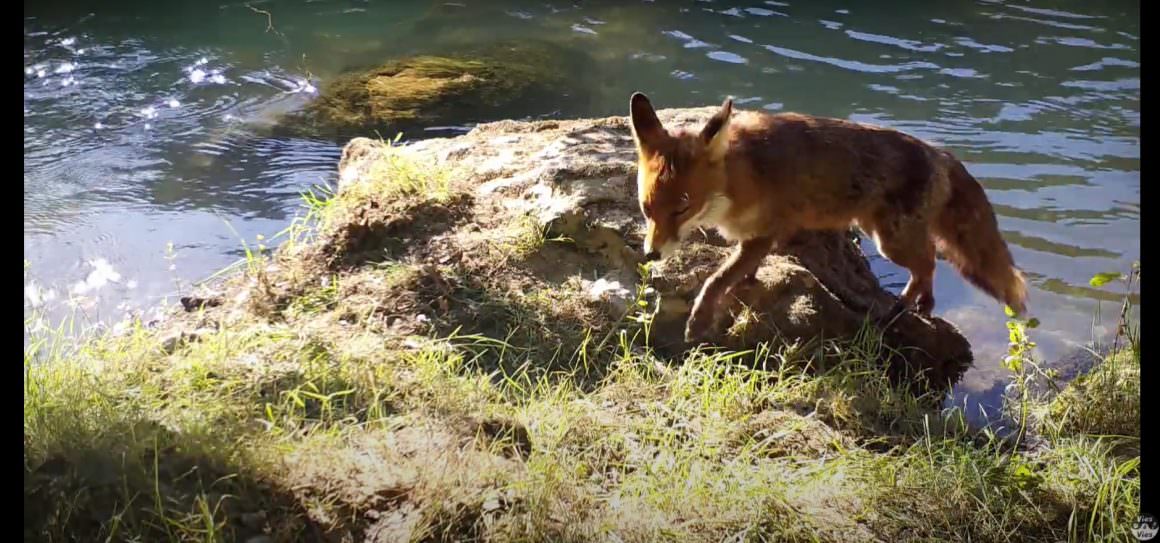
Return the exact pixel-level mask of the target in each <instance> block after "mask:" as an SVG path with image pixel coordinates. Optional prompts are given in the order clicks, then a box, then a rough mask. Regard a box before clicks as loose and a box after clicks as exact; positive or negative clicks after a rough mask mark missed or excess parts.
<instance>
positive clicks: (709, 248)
mask: <svg viewBox="0 0 1160 543" xmlns="http://www.w3.org/2000/svg"><path fill="white" fill-rule="evenodd" d="M714 112H715V108H695V109H671V110H663V111H661V112H659V117H660V118H661V120H662V122H663V123H664V124H665V126H668V127H673V128H675V127H679V126H682V125H699V124H701V123H703V122H705V120H707V119H708V118H709V117H710V116H711V115H712V114H713V113H714ZM385 153H404V154H405V155H407V156H408V157H410V158H412V159H415V160H417V161H419V163H429V164H439V165H442V166H444V167H449V168H451V169H452V170H453V172H454V173H453V174H452V175H453V176H454V180H455V182H456V183H459V184H462V185H463V186H468V187H470V189H469V192H470V193H471V197H472V198H473V201H474V204H473V206H474V210H475V211H472V212H469V213H468V214H467V215H466V218H465V223H464V226H465V227H469V226H470V223H471V222H472V220H473V214H475V215H479V214H487V215H488V218H486V219H484V218H482V217H477V218H478V221H477V223H479V224H490V225H497V224H504V223H512V222H515V221H519V220H524V218H526V217H531V218H533V220H534V221H535V222H536V223H537V224H538V225H540V226H541V227H543V229H544V231H545V232H546V236H547V237H549V238H554V239H566V240H570V241H571V242H572V243H570V244H569V248H568V251H570V254H569V256H568V257H567V260H561V258H563V257H553V258H551V259H549V260H550V262H548V263H547V265H549V266H554V267H555V268H556V269H554V270H552V271H553V272H554V274H547V275H543V274H542V276H543V277H554V278H555V279H549V281H558V282H563V281H564V280H565V279H564V278H566V277H568V276H569V269H568V268H569V267H570V266H576V267H578V268H583V271H584V275H583V276H582V277H579V279H578V281H579V282H580V284H581V285H582V286H583V288H584V289H586V292H587V294H588V296H589V298H590V300H591V301H592V302H593V303H599V304H604V305H606V306H607V307H608V308H609V310H610V311H611V312H613V313H615V312H616V311H620V310H622V309H623V308H625V307H628V306H631V305H633V304H634V303H638V302H639V300H636V299H635V298H636V297H637V293H638V290H637V285H638V283H639V277H640V276H639V270H640V267H639V265H640V264H641V263H642V257H641V254H640V246H641V243H642V235H643V232H642V231H643V226H644V221H643V219H642V217H641V215H640V211H639V208H638V204H637V200H636V187H635V170H636V166H635V158H636V156H635V151H634V148H633V144H632V140H631V136H630V132H629V126H628V121H627V118H625V117H610V118H603V119H585V120H571V121H541V122H515V121H501V122H495V123H490V124H483V125H480V126H478V127H477V128H475V129H474V130H472V131H471V132H470V133H468V134H466V135H464V136H461V137H456V138H447V139H431V140H424V141H419V142H416V143H413V144H410V145H406V146H405V147H403V148H401V149H400V148H398V147H396V148H388V147H387V146H384V145H383V144H382V143H380V142H378V141H376V140H371V139H366V138H358V139H355V140H353V141H351V142H350V143H349V144H348V145H347V146H346V148H345V150H344V152H343V157H342V160H341V163H340V166H339V169H340V173H341V180H340V186H339V191H340V193H341V192H342V191H348V190H351V188H352V187H354V186H357V185H358V184H359V183H361V182H364V180H365V179H366V178H367V177H368V176H369V175H370V169H371V168H373V167H374V164H376V162H378V161H379V160H380V159H381V158H382V156H383V155H384V154H385ZM478 228H479V226H478V224H477V225H476V226H475V229H478ZM485 228H488V227H487V226H485ZM853 238H854V233H853V232H826V233H810V234H806V235H802V236H800V237H799V238H797V239H795V240H794V241H793V242H792V243H790V244H789V245H788V246H787V247H785V248H783V250H781V251H779V252H778V254H776V255H770V256H769V257H767V258H766V261H765V262H764V264H763V265H762V267H761V268H760V270H759V272H758V274H757V282H756V284H752V285H750V286H748V287H746V288H743V289H739V290H738V291H737V292H735V293H734V296H733V299H732V300H731V301H730V303H729V307H728V311H729V316H728V317H726V318H722V319H721V320H720V324H721V327H722V329H721V330H719V331H718V333H717V334H716V335H715V337H716V338H718V339H717V341H716V342H717V343H719V344H721V345H723V346H727V347H731V348H750V347H754V346H755V345H758V344H759V343H760V342H764V341H771V340H772V341H779V342H809V341H813V340H816V339H817V338H827V339H829V338H849V337H851V336H853V335H855V334H857V333H858V332H859V331H860V330H862V329H863V325H864V323H865V322H866V320H867V319H870V320H871V321H872V322H875V323H878V324H880V325H881V330H882V332H883V344H884V349H883V350H882V353H883V354H885V353H891V356H889V357H888V358H890V359H891V360H892V361H893V362H892V366H891V367H892V368H893V369H894V370H896V373H897V374H898V375H912V374H913V373H914V372H916V371H921V372H924V373H925V374H926V375H927V376H929V377H930V378H931V379H932V380H933V381H935V382H937V383H939V384H945V383H948V382H955V381H957V380H958V378H959V377H960V376H961V375H962V373H963V372H964V371H965V370H966V369H967V367H968V366H969V365H970V364H971V360H972V357H971V349H970V345H969V344H968V342H967V340H966V339H965V338H964V337H963V336H962V335H961V334H960V333H959V332H958V330H957V329H956V328H955V327H954V326H953V325H952V324H951V323H949V322H946V321H944V320H942V319H939V318H929V319H928V318H922V317H920V316H917V315H915V314H912V313H905V314H903V315H900V316H898V317H897V318H895V319H893V320H892V321H890V322H883V321H884V320H885V319H886V317H887V312H888V309H889V308H890V307H891V306H892V305H893V304H894V302H895V301H896V297H895V296H894V295H893V294H891V293H889V292H887V291H885V290H883V289H882V287H881V286H880V285H879V283H878V280H877V278H876V277H875V276H874V275H873V273H871V270H870V267H869V265H868V262H867V260H866V258H865V256H864V255H863V254H862V253H861V251H860V249H859V246H858V245H857V244H856V242H855V241H854V239H853ZM729 250H730V248H729V247H728V246H727V245H726V244H725V243H724V242H723V241H722V240H721V239H719V238H717V237H716V236H715V234H712V233H709V234H706V235H697V236H696V237H695V239H692V240H691V241H690V242H688V243H686V245H685V246H684V248H683V249H682V250H681V251H680V252H679V253H678V254H677V255H675V256H674V257H672V258H670V259H669V260H667V261H665V262H663V263H656V264H653V265H652V266H651V270H650V273H649V277H648V278H647V282H648V285H649V287H651V288H650V289H648V292H650V294H648V295H647V296H646V297H651V300H652V303H650V304H648V307H650V308H653V309H652V310H651V311H652V321H651V331H650V339H651V341H652V343H653V344H654V345H655V346H656V347H657V348H658V349H660V350H662V352H676V351H679V350H681V349H684V348H687V347H688V346H687V345H685V344H684V342H683V330H684V322H685V319H686V317H687V316H688V312H689V309H690V306H691V300H692V299H693V298H694V297H695V296H696V293H697V291H698V289H699V288H700V287H701V284H702V282H703V281H704V280H705V278H706V277H707V276H708V275H709V274H710V273H712V272H713V270H714V269H715V268H716V266H717V265H719V264H720V262H721V261H722V259H723V258H724V257H725V255H726V254H728V252H729ZM438 252H439V251H434V253H438ZM447 258H449V257H447V256H442V257H440V259H443V260H446V259H447ZM540 265H545V264H544V263H543V262H541V264H540ZM580 271H581V270H580V269H576V270H574V271H573V272H572V274H573V275H580ZM496 273H500V272H499V271H498V270H497V271H496ZM597 274H598V275H597ZM572 279H576V278H575V277H572ZM575 282H576V281H573V282H572V283H575ZM557 286H560V285H559V284H557Z"/></svg>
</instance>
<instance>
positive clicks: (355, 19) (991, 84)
mask: <svg viewBox="0 0 1160 543" xmlns="http://www.w3.org/2000/svg"><path fill="white" fill-rule="evenodd" d="M1138 14H1139V4H1138V2H1123V1H1113V2H1080V1H1063V0H1045V1H1034V2H995V1H977V2H953V3H952V2H942V3H935V2H918V1H896V2H875V3H862V2H848V3H839V2H833V1H827V0H823V1H818V0H814V1H810V2H806V1H800V2H799V1H764V2H763V1H758V0H754V1H751V2H726V1H721V0H714V1H696V0H690V1H673V2H666V1H660V0H657V1H653V2H647V1H639V0H638V1H631V0H630V1H626V2H611V1H609V2H579V1H575V2H566V1H560V0H553V1H547V2H545V1H537V2H504V1H486V2H484V1H480V0H463V1H460V2H413V1H412V2H407V1H391V2H370V1H359V0H347V1H338V0H303V1H297V2H289V1H264V2H263V1H254V2H248V3H246V2H226V3H218V2H206V1H203V0H170V1H167V2H132V1H127V0H109V1H106V2H101V3H92V2H67V1H61V0H51V1H44V2H38V3H35V4H26V5H25V17H24V73H25V76H24V255H25V261H26V271H25V285H24V293H25V300H24V305H25V312H26V315H27V314H30V312H32V311H34V310H35V311H36V312H37V313H38V314H43V315H45V316H46V318H47V319H48V322H52V321H53V319H59V318H61V317H62V316H63V315H66V314H67V315H76V316H78V318H79V320H80V321H81V322H82V323H102V322H103V323H109V322H114V321H116V320H118V319H121V318H122V317H124V316H125V315H127V314H141V313H145V314H146V316H148V310H149V308H151V307H156V305H157V304H158V303H159V302H161V301H162V300H165V299H167V298H169V299H172V297H173V295H174V294H176V293H178V292H180V291H181V290H182V289H187V288H188V284H189V282H191V281H194V280H197V279H201V278H204V277H206V276H207V275H209V274H211V273H213V272H214V271H217V270H219V269H221V268H223V267H224V266H226V265H228V264H230V263H231V262H234V261H236V260H237V259H238V258H239V257H240V256H241V255H242V251H243V249H242V247H243V243H242V241H243V240H244V241H245V242H246V243H248V244H249V245H250V246H253V245H255V244H256V243H257V242H256V238H257V236H259V235H264V236H267V237H269V236H271V235H272V234H275V233H277V232H278V231H280V230H281V229H283V228H284V227H286V226H287V225H288V224H289V222H290V221H291V220H292V218H293V217H294V215H295V213H297V212H298V211H299V194H300V193H301V192H302V191H304V190H306V189H308V188H310V187H312V186H316V185H325V184H327V183H333V181H334V179H335V166H336V163H337V159H338V156H339V153H340V149H341V144H342V142H341V141H325V140H312V139H307V138H289V137H275V136H271V135H270V134H271V133H272V132H271V131H270V130H269V128H270V126H271V125H272V124H273V123H274V122H275V121H276V119H277V117H278V115H279V114H280V113H283V112H286V111H290V110H293V109H295V108H298V107H301V106H302V105H303V104H304V103H306V102H307V101H308V100H310V99H311V98H312V97H313V96H315V95H316V92H317V88H318V87H319V86H321V85H322V84H323V83H324V82H325V81H326V80H327V79H328V78H331V77H333V76H334V75H336V74H338V73H341V72H342V71H344V70H349V69H352V68H355V67H358V66H365V65H368V64H372V63H376V62H378V61H382V60H384V59H387V58H391V57H395V56H400V55H411V54H416V53H421V52H425V51H437V50H454V49H455V48H459V47H468V46H471V45H474V44H480V43H486V42H487V41H490V40H494V39H497V38H503V39H521V38H537V39H547V40H552V41H555V42H557V43H561V44H564V45H566V46H569V47H573V48H576V49H578V50H582V51H584V52H586V53H588V54H589V55H590V56H591V57H592V59H593V61H594V68H592V69H591V70H589V71H588V72H586V73H576V74H575V85H576V86H577V89H578V90H582V91H584V92H582V93H577V95H581V94H582V95H583V96H585V99H584V101H583V102H575V101H569V102H567V103H563V102H562V103H561V104H559V107H545V106H543V105H538V106H534V107H538V108H539V109H529V111H527V112H526V115H527V117H528V118H542V117H551V116H553V115H563V114H565V113H562V112H567V113H566V114H568V115H577V114H579V115H591V116H602V115H613V114H616V115H624V114H626V113H627V112H626V109H627V105H626V104H627V98H628V96H629V94H630V93H631V92H632V91H634V90H642V91H645V92H647V93H648V94H649V95H650V97H651V98H652V100H653V102H654V104H656V105H657V106H658V107H678V106H699V105H709V104H718V103H720V101H721V100H722V99H723V98H724V97H725V96H728V95H732V96H734V97H735V99H736V100H735V103H736V104H737V106H736V107H739V108H754V109H765V110H770V111H787V110H792V111H800V112H806V113H812V114H817V115H826V116H833V117H843V118H850V119H855V120H862V121H869V122H874V123H878V124H884V125H888V126H893V127H897V128H900V129H903V130H906V131H908V132H910V133H912V134H915V135H917V136H920V137H923V138H926V139H928V140H930V141H933V142H936V143H939V144H942V145H945V146H947V147H949V148H950V149H952V150H953V151H955V152H956V153H957V154H958V155H959V156H960V158H962V159H963V160H964V161H965V162H966V163H967V164H968V167H969V168H970V169H971V171H972V172H973V173H974V174H975V176H976V177H978V178H979V179H980V181H981V182H982V183H983V184H984V185H985V186H986V188H987V192H988V195H989V197H990V198H991V200H992V202H993V203H994V205H995V209H996V211H997V213H998V215H999V222H1000V227H1001V229H1002V230H1003V233H1004V235H1005V237H1006V239H1007V240H1008V243H1009V244H1010V245H1011V248H1012V251H1013V253H1014V256H1015V259H1016V262H1017V263H1018V265H1019V266H1020V267H1021V268H1023V269H1024V270H1025V273H1026V275H1027V277H1028V279H1029V282H1030V284H1031V286H1032V290H1031V305H1032V310H1033V313H1034V314H1035V315H1036V316H1037V317H1039V318H1040V319H1041V321H1042V323H1043V324H1042V327H1041V328H1040V329H1039V330H1038V331H1037V332H1036V333H1035V336H1034V338H1035V339H1037V340H1038V341H1039V344H1040V348H1041V351H1042V355H1043V356H1044V357H1045V358H1047V359H1049V360H1050V359H1053V358H1055V357H1059V356H1062V355H1064V354H1065V353H1067V352H1069V351H1070V350H1072V349H1074V348H1075V347H1076V346H1077V345H1082V344H1085V343H1087V342H1088V341H1090V340H1091V339H1092V338H1093V334H1094V335H1095V336H1099V335H1100V334H1103V333H1104V331H1105V330H1104V328H1105V324H1104V323H1102V322H1095V321H1093V315H1094V314H1095V312H1096V306H1097V303H1100V302H1101V301H1102V305H1103V307H1104V311H1103V313H1104V314H1108V313H1112V311H1111V310H1110V309H1111V307H1112V304H1113V303H1114V301H1115V300H1116V299H1117V298H1118V296H1117V293H1116V290H1115V287H1114V286H1111V287H1105V288H1103V289H1093V288H1091V287H1089V286H1088V279H1089V278H1090V277H1091V276H1092V275H1093V274H1096V273H1099V272H1107V271H1125V270H1127V268H1128V266H1129V265H1130V264H1131V262H1132V261H1133V260H1135V259H1138V258H1139V253H1140V245H1139V239H1140V238H1139V217H1140V172H1139V167H1140V148H1139V134H1140V65H1139V43H1140V42H1139V34H1140V23H1139V17H1138ZM561 69H563V70H568V69H570V67H567V66H562V67H561ZM529 107H533V106H532V105H529ZM486 117H487V113H486V112H481V113H480V118H479V119H461V120H456V122H449V123H447V126H441V127H436V128H435V129H432V130H426V131H423V132H420V133H412V134H405V137H406V138H409V139H414V138H422V137H430V136H446V135H453V134H455V133H457V132H460V131H463V130H466V129H468V128H469V127H470V124H471V123H470V122H469V121H473V120H486ZM866 248H867V251H868V252H869V253H870V254H874V250H873V247H872V246H867V247H866ZM872 258H873V265H874V268H875V270H876V271H877V272H878V273H879V275H880V276H881V277H882V280H883V283H884V284H886V285H888V286H889V287H890V288H896V289H897V288H900V287H901V286H902V284H903V283H904V282H905V279H906V274H905V273H904V272H903V271H902V270H900V269H899V268H897V267H896V266H894V265H892V264H891V263H889V262H886V261H884V260H882V259H881V258H879V257H877V256H873V257H872ZM936 299H937V300H938V303H939V307H938V309H937V313H938V314H940V315H942V316H944V317H946V318H948V319H950V320H952V321H953V322H955V323H956V324H957V325H958V326H959V327H960V328H961V329H962V330H963V331H964V332H965V333H966V334H967V335H968V337H969V338H970V339H971V341H972V343H973V344H974V345H975V346H976V357H977V358H978V361H977V362H976V367H975V368H974V369H973V370H972V371H971V372H970V373H969V374H968V376H967V378H966V379H965V380H964V382H963V383H962V384H961V385H960V386H959V387H958V390H957V393H956V397H957V399H958V400H964V399H965V401H967V403H968V404H976V403H978V402H980V401H981V402H982V403H983V405H988V404H992V403H993V401H994V398H995V395H996V393H997V391H999V390H1000V389H1001V388H1002V386H1003V385H1004V384H1005V382H1006V380H1007V376H1006V371H1005V370H1003V369H1002V368H1001V367H1000V365H999V362H998V360H999V359H1000V358H1001V356H1002V354H1003V352H1004V350H1005V348H1006V330H1005V328H1004V326H1003V322H1002V320H1003V319H1002V312H1001V309H1000V308H999V306H997V305H996V304H995V303H994V302H993V301H991V300H990V299H989V298H986V297H985V296H984V295H983V294H981V293H980V292H978V291H976V290H974V289H972V288H971V287H969V286H967V285H966V284H965V283H964V282H963V280H962V279H961V278H959V277H958V276H957V275H955V274H954V272H953V271H951V270H950V269H949V268H947V267H946V266H945V263H942V262H940V264H939V270H938V277H937V279H936Z"/></svg>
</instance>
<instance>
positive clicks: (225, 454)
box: [24, 323, 1139, 541]
mask: <svg viewBox="0 0 1160 543" xmlns="http://www.w3.org/2000/svg"><path fill="white" fill-rule="evenodd" d="M499 348H501V347H500V346H499V345H494V344H492V345H489V344H488V343H487V342H481V341H479V338H471V337H464V338H453V339H443V340H438V339H430V340H418V339H417V340H416V341H414V342H413V344H412V345H411V346H409V347H402V348H393V347H388V346H386V345H385V344H384V342H382V341H381V340H380V338H378V337H376V336H375V335H373V334H366V333H359V332H357V331H354V332H352V333H350V334H347V335H345V336H343V337H342V338H341V339H338V338H335V337H332V336H330V337H328V336H326V335H320V334H315V333H311V332H306V331H302V330H298V329H295V328H293V327H290V326H279V325H271V324H268V323H266V324H260V323H254V324H252V325H250V326H246V327H242V328H239V329H237V330H224V331H220V332H216V333H213V334H210V335H208V336H206V337H202V338H201V339H200V341H198V342H196V343H191V344H189V345H186V346H184V347H181V348H180V349H179V350H178V351H177V352H175V353H174V354H173V355H164V354H162V353H161V352H160V351H159V350H158V349H157V348H156V345H155V343H154V342H153V340H152V338H151V337H150V333H149V332H148V331H145V330H142V329H138V330H135V331H133V332H132V333H130V334H129V335H127V336H124V337H119V338H102V339H99V340H94V341H93V342H91V343H89V344H86V345H84V346H82V347H81V348H80V349H79V350H77V351H75V352H70V353H69V354H68V355H64V354H62V355H60V356H58V357H56V359H54V360H47V361H44V362H40V363H33V362H32V361H31V357H32V356H34V355H35V353H26V363H25V382H24V383H25V410H24V413H25V416H24V417H25V419H24V420H25V422H24V425H25V499H26V503H27V504H28V507H27V508H26V519H25V528H26V530H28V531H29V532H28V533H27V534H26V535H28V536H29V537H32V534H37V535H38V538H43V540H66V539H71V538H73V537H77V536H80V535H81V534H87V535H85V536H82V537H81V539H88V538H89V536H91V537H92V540H104V539H122V538H126V539H138V540H143V541H153V540H182V541H231V540H235V538H237V537H240V536H241V535H247V534H252V533H259V532H263V531H264V532H266V533H271V534H281V535H283V536H285V537H290V538H292V539H296V538H306V539H310V538H311V537H313V536H312V534H314V533H315V530H323V531H334V530H337V531H340V532H342V531H348V532H350V533H352V534H360V535H362V536H365V535H367V534H368V533H369V531H370V530H372V529H373V528H374V526H375V523H374V522H373V518H368V517H367V515H368V514H369V512H371V511H375V512H377V517H378V518H382V516H383V515H387V516H390V515H398V516H401V518H402V517H406V518H403V519H402V520H400V521H399V522H401V523H404V520H405V521H406V522H405V523H404V524H407V525H408V526H410V527H411V528H410V529H411V531H410V532H409V533H410V534H411V536H412V537H413V538H414V539H417V540H418V539H429V540H441V539H457V538H459V537H463V536H465V535H472V536H474V537H483V538H484V539H488V540H496V541H508V540H545V539H547V540H576V541H580V540H590V539H591V538H595V537H604V535H606V534H608V533H616V534H617V535H618V536H619V537H620V538H622V539H623V540H626V541H627V540H637V541H651V540H658V539H662V540H680V541H690V540H693V541H717V540H720V539H721V538H724V537H728V536H731V535H736V534H740V533H745V534H748V535H747V537H749V538H750V539H751V540H777V541H786V540H801V541H815V540H820V541H844V540H848V538H849V537H854V536H851V535H850V534H860V535H858V536H857V537H858V538H863V537H866V538H871V539H880V540H891V539H898V538H903V539H907V538H911V539H913V538H919V539H931V540H942V539H944V538H951V539H959V538H964V537H965V536H966V534H970V536H971V538H972V540H975V541H1003V540H1041V541H1057V540H1061V539H1065V540H1088V537H1087V536H1089V535H1092V536H1095V535H1116V536H1119V537H1120V538H1121V539H1122V538H1123V537H1124V536H1125V534H1126V530H1127V526H1129V525H1130V523H1131V522H1132V521H1133V520H1134V517H1135V507H1136V506H1137V504H1138V499H1139V498H1138V496H1139V483H1138V466H1139V457H1138V456H1134V457H1130V458H1121V457H1119V456H1117V455H1116V454H1115V453H1114V449H1115V447H1114V446H1113V445H1114V444H1115V442H1116V440H1117V439H1119V438H1116V437H1108V436H1103V435H1101V436H1090V435H1086V434H1083V433H1079V434H1076V433H1069V432H1064V431H1060V432H1058V433H1057V434H1056V435H1053V436H1052V443H1051V447H1050V448H1049V450H1048V452H1046V453H1040V454H1039V455H1038V456H1037V455H1030V454H1025V453H1016V452H1011V451H1009V450H1006V448H1004V447H1003V446H1002V445H1001V444H1000V443H999V442H998V441H997V440H995V441H991V442H984V443H982V444H980V443H979V442H978V440H977V439H975V440H972V439H969V438H967V437H966V436H965V434H966V432H965V431H963V430H962V429H961V428H959V427H957V426H956V425H955V423H954V422H955V421H954V419H953V417H950V418H949V419H950V421H949V422H948V421H947V420H945V419H944V418H943V417H941V416H940V415H939V414H938V413H937V412H930V411H924V410H923V409H922V408H921V407H920V406H919V405H918V404H917V403H916V402H915V401H914V400H913V399H912V398H910V397H909V396H907V395H906V394H905V393H901V392H898V391H895V390H894V389H893V388H891V386H890V385H889V383H888V382H887V380H886V378H885V376H884V375H881V374H880V373H877V372H875V371H874V370H872V369H871V366H870V365H869V364H867V361H866V360H864V359H860V358H857V357H851V358H849V359H847V360H846V361H844V362H843V363H842V364H839V365H838V366H836V367H834V368H833V369H830V370H828V371H827V372H825V373H823V374H821V375H812V374H810V373H808V372H806V371H804V369H801V368H800V367H799V369H789V368H787V366H789V365H786V366H782V367H780V368H778V369H760V368H761V366H762V365H765V366H767V367H768V366H773V365H774V363H775V362H777V361H778V360H777V359H778V356H777V355H774V354H771V355H768V356H764V357H759V359H758V360H757V362H758V364H757V367H758V369H754V368H752V367H750V365H749V364H743V363H740V362H742V361H744V360H745V359H752V358H754V356H755V354H754V353H714V354H706V353H698V354H693V355H691V356H690V357H689V358H688V359H686V360H685V361H684V363H683V364H681V365H679V366H669V365H665V364H664V363H662V362H660V361H658V360H655V359H652V358H650V355H649V354H648V353H647V352H645V353H643V354H631V353H622V354H621V355H620V356H615V357H613V359H612V360H610V361H609V362H610V363H611V364H612V368H611V370H610V372H609V373H608V375H607V377H606V378H605V379H604V381H603V382H602V383H601V384H600V386H598V387H596V388H595V389H593V390H591V391H585V390H581V389H580V388H578V387H577V386H576V385H575V384H573V381H571V380H569V379H567V378H565V376H556V377H552V376H539V377H533V376H532V375H530V374H529V373H528V372H526V371H519V372H514V373H510V374H504V375H495V374H493V375H488V374H485V373H483V372H481V371H472V370H470V369H469V368H470V367H471V364H470V362H471V358H472V357H475V356H479V352H480V351H481V350H489V349H499ZM634 350H635V349H634ZM849 351H850V352H851V353H857V352H858V349H849ZM493 354H494V353H493ZM779 354H784V353H779ZM1067 416H1068V417H1076V416H1077V414H1076V413H1075V412H1069V414H1068V415H1067ZM1068 420H1071V419H1068ZM1072 426H1074V425H1072ZM1072 426H1067V428H1068V429H1071V428H1072ZM884 441H886V442H888V444H885V445H884V444H883V443H884ZM259 516H260V517H261V518H262V519H264V520H263V522H262V523H260V524H256V523H254V522H249V523H247V521H248V520H251V519H253V518H255V517H259ZM422 534H427V535H426V536H424V535H422ZM602 534H604V535H602Z"/></svg>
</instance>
